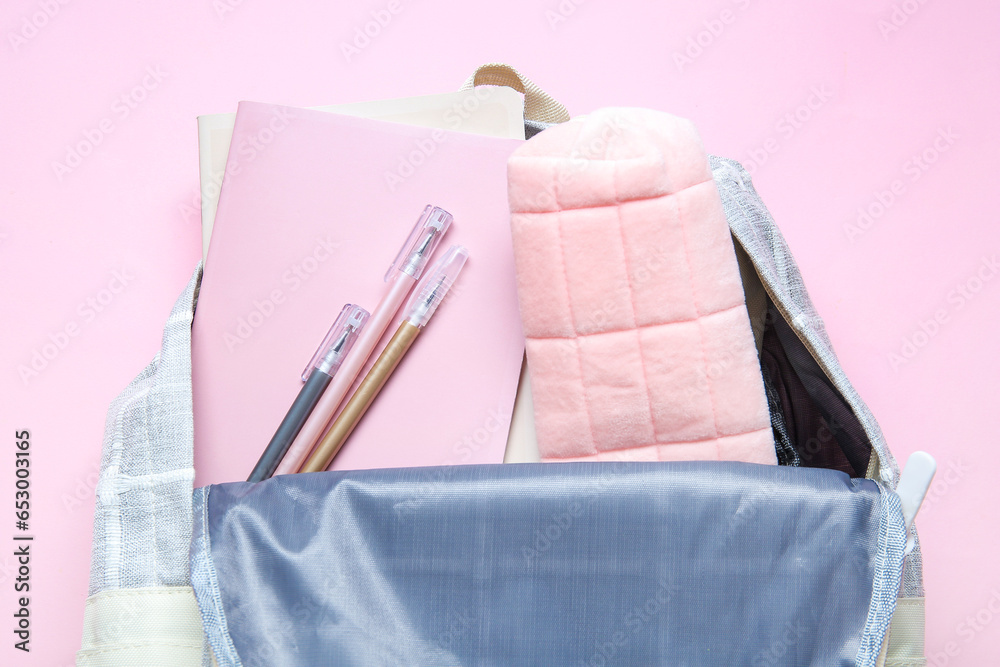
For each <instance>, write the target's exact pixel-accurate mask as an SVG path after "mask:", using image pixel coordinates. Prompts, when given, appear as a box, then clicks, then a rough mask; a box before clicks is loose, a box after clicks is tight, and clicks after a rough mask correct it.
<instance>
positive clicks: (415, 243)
mask: <svg viewBox="0 0 1000 667" xmlns="http://www.w3.org/2000/svg"><path fill="white" fill-rule="evenodd" d="M452 220H453V218H452V215H451V213H449V212H448V211H446V210H444V209H443V208H438V207H437V206H431V205H430V204H428V205H427V206H425V207H424V212H423V213H421V214H420V217H419V218H418V219H417V224H415V225H414V226H413V231H412V232H410V236H409V237H408V238H407V239H406V243H404V244H403V247H402V248H401V249H400V251H399V254H398V255H396V259H395V260H393V262H392V265H391V266H390V267H389V270H388V271H386V273H385V282H389V281H390V280H392V279H393V278H394V277H395V274H396V272H397V271H399V272H400V273H405V274H406V275H408V276H412V277H413V278H415V279H416V278H419V277H420V274H421V272H422V271H423V270H424V266H425V265H426V264H427V260H428V259H430V256H431V255H433V254H434V250H435V248H437V247H438V243H440V242H441V237H442V236H444V234H445V232H447V231H448V228H449V227H450V226H451V222H452Z"/></svg>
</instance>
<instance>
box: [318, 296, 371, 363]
mask: <svg viewBox="0 0 1000 667" xmlns="http://www.w3.org/2000/svg"><path fill="white" fill-rule="evenodd" d="M367 321H368V311H367V310H365V309H364V308H362V307H361V306H355V305H354V304H353V303H349V304H347V305H346V306H344V307H343V309H341V311H340V315H337V319H336V320H335V321H334V323H333V326H332V327H330V331H328V332H327V334H326V337H325V338H323V342H322V343H320V345H319V349H317V350H316V354H314V355H313V358H312V359H310V360H309V365H308V366H306V369H305V370H304V371H302V381H303V382H305V381H306V380H308V379H309V376H310V375H312V372H313V369H316V370H318V371H320V372H322V373H326V374H327V375H334V374H335V373H336V372H337V369H338V368H340V363H341V362H342V361H343V360H344V357H346V356H347V353H348V352H350V351H351V348H352V347H353V346H354V341H356V340H357V339H358V334H359V333H361V329H363V328H364V326H365V323H366V322H367Z"/></svg>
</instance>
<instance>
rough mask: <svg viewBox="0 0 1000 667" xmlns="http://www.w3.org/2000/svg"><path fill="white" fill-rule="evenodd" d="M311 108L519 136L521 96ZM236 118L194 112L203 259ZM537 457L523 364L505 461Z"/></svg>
mask: <svg viewBox="0 0 1000 667" xmlns="http://www.w3.org/2000/svg"><path fill="white" fill-rule="evenodd" d="M315 108H316V109H318V110H320V111H329V112H331V113H339V114H345V115H349V116H359V117H362V118H373V119H376V120H385V121H391V122H397V123H407V124H410V125H420V126H423V127H440V128H443V129H447V130H455V131H459V132H469V133H471V134H482V135H487V136H494V137H507V138H511V139H524V100H523V98H522V96H521V95H520V94H519V93H517V92H516V91H515V90H513V89H511V88H507V87H494V86H480V87H477V88H474V89H468V90H461V91H458V92H454V93H442V94H439V95H423V96H420V97H408V98H400V99H394V100H382V101H375V102H358V103H354V104H335V105H329V106H323V107H315ZM235 122H236V114H235V113H226V114H210V115H205V116H198V153H199V167H200V173H201V224H202V254H203V257H206V258H207V256H208V246H209V242H210V241H211V237H212V227H213V225H214V223H215V212H216V208H217V207H218V204H219V193H220V191H221V189H222V181H223V176H224V174H225V169H226V162H227V160H228V156H229V146H230V142H231V140H232V136H233V128H234V126H235ZM538 460H539V455H538V440H537V439H536V437H535V416H534V409H533V406H532V403H531V385H530V382H529V379H528V373H527V368H526V367H524V366H522V369H521V380H520V384H519V385H518V390H517V396H516V398H515V400H514V411H513V414H512V415H511V420H510V430H509V432H508V436H507V449H506V452H505V455H504V461H505V462H507V463H519V462H531V461H538Z"/></svg>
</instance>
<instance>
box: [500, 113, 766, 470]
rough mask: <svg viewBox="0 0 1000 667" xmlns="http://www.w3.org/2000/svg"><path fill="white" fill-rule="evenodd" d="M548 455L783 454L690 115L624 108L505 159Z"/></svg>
mask: <svg viewBox="0 0 1000 667" xmlns="http://www.w3.org/2000/svg"><path fill="white" fill-rule="evenodd" d="M508 194H509V199H510V210H511V227H512V232H513V237H514V252H515V259H516V266H517V283H518V285H517V287H518V297H519V300H520V305H521V317H522V319H523V322H524V331H525V336H526V338H527V343H526V344H527V354H528V368H529V371H530V374H531V385H532V393H533V398H534V406H535V426H536V430H537V435H538V445H539V451H540V453H541V456H542V459H543V460H602V459H604V460H606V459H627V460H643V461H657V460H659V461H673V460H733V461H748V462H755V463H771V464H774V463H776V462H777V461H776V457H775V451H774V440H773V436H772V432H771V422H770V417H769V414H768V409H767V401H766V398H765V395H764V386H763V382H762V379H761V373H760V366H759V362H758V359H757V351H756V348H755V346H754V339H753V334H752V332H751V329H750V321H749V317H748V315H747V310H746V306H745V304H744V296H743V287H742V283H741V282H740V274H739V268H738V265H737V262H736V255H735V251H734V249H733V242H732V239H731V237H730V232H729V226H728V224H727V222H726V218H725V215H724V213H723V208H722V202H721V200H720V199H719V194H718V192H717V190H716V187H715V183H714V181H713V180H712V174H711V171H710V169H709V166H708V159H707V156H706V155H705V151H704V149H703V148H702V146H701V141H700V139H699V137H698V134H697V132H696V130H695V128H694V126H693V125H692V124H691V123H690V122H689V121H687V120H684V119H681V118H676V117H674V116H671V115H669V114H666V113H662V112H656V111H651V110H645V109H620V108H611V109H603V110H600V111H597V112H594V113H592V114H590V115H588V116H585V117H582V118H577V119H574V120H572V121H570V122H567V123H564V124H561V125H556V126H554V127H551V128H549V129H547V130H545V131H544V132H542V133H541V134H539V135H537V136H536V137H534V138H533V139H531V140H530V141H528V142H526V143H525V144H524V145H523V146H522V147H521V148H519V149H518V150H517V151H516V152H515V153H514V154H513V155H512V156H511V158H510V161H509V162H508Z"/></svg>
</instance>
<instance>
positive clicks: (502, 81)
mask: <svg viewBox="0 0 1000 667" xmlns="http://www.w3.org/2000/svg"><path fill="white" fill-rule="evenodd" d="M475 86H507V87H509V88H513V89H514V90H516V91H518V92H520V93H524V119H525V120H531V121H537V122H540V123H565V122H566V121H568V120H569V112H568V111H566V107H564V106H563V105H561V104H559V102H556V101H555V99H553V98H552V96H551V95H549V94H548V93H546V92H545V91H544V90H542V89H541V88H539V87H538V86H537V85H535V84H534V83H533V82H532V81H531V79H529V78H528V77H526V76H524V75H523V74H521V73H520V72H518V71H517V70H516V69H514V68H513V67H511V66H510V65H505V64H503V63H488V64H486V65H483V66H481V67H480V68H479V69H477V70H476V71H475V72H473V74H472V76H470V77H469V78H468V79H466V80H465V83H464V84H462V88H461V90H466V89H468V88H473V87H475Z"/></svg>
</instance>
